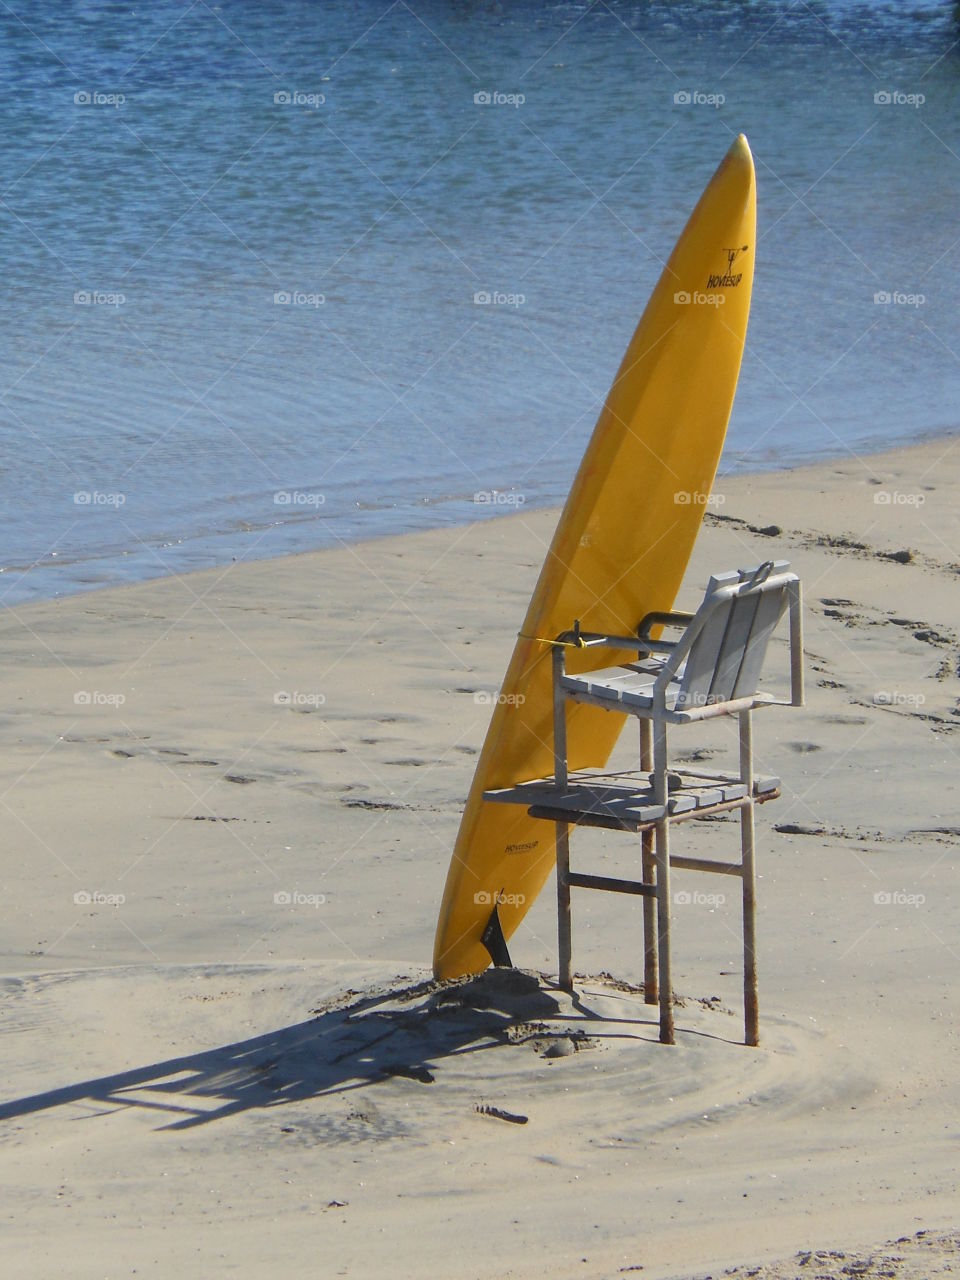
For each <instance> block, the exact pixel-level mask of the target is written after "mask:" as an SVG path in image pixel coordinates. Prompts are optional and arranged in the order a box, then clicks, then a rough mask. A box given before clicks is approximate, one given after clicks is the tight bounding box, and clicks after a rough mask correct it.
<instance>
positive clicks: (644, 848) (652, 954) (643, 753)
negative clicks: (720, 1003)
mask: <svg viewBox="0 0 960 1280" xmlns="http://www.w3.org/2000/svg"><path fill="white" fill-rule="evenodd" d="M640 768H641V769H642V770H643V771H644V772H645V773H650V772H652V770H653V726H652V725H651V723H650V721H649V720H646V719H642V720H641V721H640ZM640 848H641V855H640V857H641V864H640V874H641V877H642V879H643V882H644V884H654V883H655V881H656V878H657V862H656V858H655V856H654V851H653V832H652V831H644V832H642V833H641V835H640ZM643 999H644V1002H645V1003H646V1004H656V1003H657V1000H658V992H657V906H656V903H655V902H654V900H653V898H651V897H650V896H649V895H646V896H645V897H644V899H643Z"/></svg>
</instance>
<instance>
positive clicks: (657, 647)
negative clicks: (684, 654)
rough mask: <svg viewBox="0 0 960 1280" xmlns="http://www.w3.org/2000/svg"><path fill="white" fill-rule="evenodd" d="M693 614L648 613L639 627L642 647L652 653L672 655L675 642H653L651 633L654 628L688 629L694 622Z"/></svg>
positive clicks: (672, 612)
mask: <svg viewBox="0 0 960 1280" xmlns="http://www.w3.org/2000/svg"><path fill="white" fill-rule="evenodd" d="M693 618H694V615H693V614H692V613H680V612H677V611H670V612H666V613H648V614H647V615H646V617H645V618H644V619H643V621H642V622H641V623H640V625H639V627H637V636H638V638H639V640H640V643H641V644H642V646H643V647H644V648H645V649H647V650H649V652H650V653H671V652H672V651H673V649H674V646H675V645H676V641H675V640H653V639H651V637H650V631H651V629H652V628H653V627H686V626H689V624H690V623H691V622H692V621H693Z"/></svg>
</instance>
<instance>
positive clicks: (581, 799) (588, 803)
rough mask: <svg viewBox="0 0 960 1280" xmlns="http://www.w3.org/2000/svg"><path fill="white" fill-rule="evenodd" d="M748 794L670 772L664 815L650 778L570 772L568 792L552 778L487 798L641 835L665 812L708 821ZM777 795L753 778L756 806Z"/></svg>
mask: <svg viewBox="0 0 960 1280" xmlns="http://www.w3.org/2000/svg"><path fill="white" fill-rule="evenodd" d="M677 783H679V785H677ZM746 794H747V789H746V786H745V785H744V783H742V782H739V781H738V780H737V779H736V778H732V777H729V776H725V775H714V774H704V773H692V772H688V771H673V770H671V785H670V790H669V792H668V796H667V805H666V810H665V809H664V806H663V805H662V804H658V803H657V802H656V798H655V796H654V791H653V786H652V782H651V777H650V774H649V773H645V772H642V771H637V772H631V773H595V772H589V771H583V772H577V773H572V774H571V775H570V778H569V780H568V783H567V785H566V787H557V786H556V784H555V782H554V780H553V779H552V778H545V779H542V780H538V781H535V782H522V783H520V784H519V785H518V786H515V787H505V788H503V789H501V790H497V791H487V792H485V793H484V799H485V800H490V801H492V802H494V803H496V804H522V805H525V806H526V807H527V808H528V809H529V811H530V816H531V817H534V818H544V819H547V820H551V821H555V822H570V823H578V824H580V825H583V826H597V827H606V828H609V829H612V830H618V831H637V830H640V829H642V828H644V827H648V826H650V825H652V824H653V823H656V822H659V821H661V820H662V818H663V816H664V812H665V811H666V814H667V816H668V817H669V818H670V819H672V820H676V821H680V820H682V819H684V818H694V817H699V816H701V815H702V816H706V815H707V814H708V813H710V812H715V811H718V810H722V809H724V808H729V807H734V806H736V805H738V804H739V802H740V801H742V800H743V799H744V797H745V796H746ZM779 794H780V779H779V778H755V779H754V784H753V798H754V800H755V801H756V802H757V803H763V801H765V800H773V799H775V798H776V797H777V796H778V795H779Z"/></svg>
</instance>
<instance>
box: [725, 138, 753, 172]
mask: <svg viewBox="0 0 960 1280" xmlns="http://www.w3.org/2000/svg"><path fill="white" fill-rule="evenodd" d="M727 160H728V161H733V162H734V163H739V164H746V165H749V166H750V168H751V169H752V168H753V153H752V152H751V150H750V143H749V142H748V141H747V135H746V134H745V133H738V134H737V137H736V139H735V141H734V143H733V145H732V146H731V147H730V150H729V151H728V152H727Z"/></svg>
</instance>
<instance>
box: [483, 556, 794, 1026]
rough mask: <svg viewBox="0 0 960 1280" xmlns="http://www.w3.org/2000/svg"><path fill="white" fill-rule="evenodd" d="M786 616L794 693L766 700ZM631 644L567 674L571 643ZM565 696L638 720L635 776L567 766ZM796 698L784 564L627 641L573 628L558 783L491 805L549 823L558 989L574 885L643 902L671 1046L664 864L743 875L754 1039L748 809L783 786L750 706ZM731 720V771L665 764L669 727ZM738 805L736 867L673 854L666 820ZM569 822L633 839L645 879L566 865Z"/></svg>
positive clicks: (652, 977) (649, 993) (528, 788)
mask: <svg viewBox="0 0 960 1280" xmlns="http://www.w3.org/2000/svg"><path fill="white" fill-rule="evenodd" d="M785 613H789V646H790V697H789V698H783V697H776V696H774V695H772V694H770V693H765V692H761V691H760V688H759V682H760V676H761V672H762V669H763V664H764V659H765V657H766V653H767V647H768V644H769V641H770V637H771V636H772V634H773V632H774V631H775V630H776V628H777V626H778V624H779V622H780V620H781V619H782V618H783V616H784V614H785ZM677 627H682V628H683V630H682V632H681V634H680V636H679V638H678V639H676V640H675V641H672V642H671V641H668V640H664V639H654V638H653V636H652V634H651V633H652V632H653V630H654V629H661V630H662V629H663V628H677ZM571 645H572V646H576V647H578V648H593V647H597V646H600V647H603V646H606V647H609V648H612V649H617V650H620V651H621V652H622V651H623V650H628V651H629V650H633V651H635V652H636V654H637V659H636V661H634V662H628V663H626V664H625V665H623V666H616V667H608V668H604V669H601V670H597V671H590V672H587V673H584V674H582V675H574V674H569V673H568V672H567V671H566V664H565V653H566V650H567V648H568V647H570V646H571ZM567 702H587V703H591V704H593V705H594V706H598V707H603V708H605V709H607V710H611V711H613V710H615V711H619V712H625V713H627V714H628V715H631V716H636V717H637V719H638V720H639V722H640V768H639V770H634V771H630V772H620V773H603V772H600V771H596V770H583V771H577V772H574V773H570V772H568V769H567V723H566V704H567ZM802 703H803V633H802V617H801V589H800V579H799V578H798V577H797V575H796V574H795V573H791V572H790V566H789V564H788V563H787V561H784V560H781V561H766V562H765V563H764V564H762V565H760V566H759V567H757V568H752V569H739V570H732V571H730V572H727V573H717V574H714V575H713V577H712V578H711V579H710V582H709V584H708V586H707V590H706V594H705V595H704V598H703V602H702V603H701V605H700V607H699V609H698V610H697V612H696V613H695V614H689V613H674V612H672V613H653V614H649V615H648V616H647V617H646V618H644V619H643V620H642V622H641V623H640V625H639V627H638V628H637V632H636V634H635V635H633V636H619V635H601V634H597V633H587V632H583V631H581V630H580V626H579V623H574V626H573V628H572V630H570V631H569V632H565V633H563V634H562V635H559V636H557V638H556V640H555V642H554V644H553V708H554V714H553V745H554V773H553V777H552V778H545V779H542V780H539V781H534V782H525V783H522V784H520V785H519V786H515V787H510V788H507V789H504V790H500V791H488V792H486V793H485V799H487V800H492V801H496V802H498V803H503V804H523V805H526V806H527V809H528V811H529V814H530V816H531V817H533V818H542V819H543V820H545V821H550V822H553V823H555V825H556V849H557V907H558V933H559V953H560V965H559V968H560V975H559V977H560V985H561V987H563V988H565V989H567V990H572V988H573V976H572V968H571V965H572V948H571V906H570V890H571V889H572V888H581V889H599V890H606V891H609V892H613V893H629V894H639V895H641V896H642V897H643V899H644V903H643V933H644V993H645V998H646V1000H647V1003H650V1004H654V1003H657V1001H658V1000H659V1005H660V1040H661V1041H662V1042H663V1043H664V1044H673V1043H674V1021H673V989H672V984H671V974H670V869H671V867H677V868H683V869H684V870H690V871H701V872H706V873H708V874H713V875H726V876H737V877H739V879H740V881H741V886H742V899H743V993H744V1024H745V1036H744V1038H745V1041H746V1043H747V1044H749V1045H756V1044H758V1043H759V1012H758V994H757V959H756V867H755V842H754V807H755V806H756V805H758V804H763V803H765V802H766V801H768V800H773V799H776V798H777V797H778V796H779V795H780V780H779V779H778V778H760V777H756V776H755V775H754V770H753V720H752V717H753V712H754V711H755V710H757V709H759V708H761V707H768V706H774V705H781V706H800V705H802ZM734 715H735V716H737V717H738V719H739V768H738V770H737V771H736V772H735V773H729V774H716V773H700V772H692V771H689V770H673V769H671V768H670V767H669V761H668V756H667V726H668V725H669V726H671V729H672V728H673V726H678V727H679V726H685V725H696V724H699V723H701V722H702V721H704V720H707V719H712V718H714V717H717V716H734ZM727 811H738V812H739V815H740V860H739V862H729V861H728V862H721V861H717V860H715V859H709V858H701V857H681V856H677V855H672V854H671V853H670V829H671V827H672V826H673V824H674V823H677V822H686V821H689V820H690V819H693V818H705V817H708V816H710V815H712V814H717V813H723V812H727ZM571 826H574V827H576V826H582V827H602V828H606V829H608V830H613V831H629V832H632V833H640V836H641V875H642V878H641V879H640V880H623V879H615V878H613V877H610V876H601V875H588V874H585V873H582V872H576V871H572V870H571V868H570V845H569V835H570V828H571Z"/></svg>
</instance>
